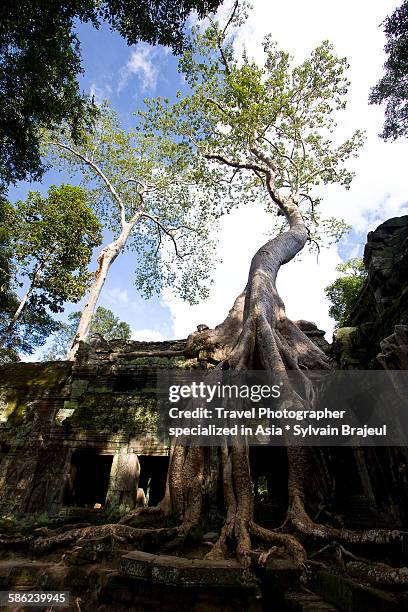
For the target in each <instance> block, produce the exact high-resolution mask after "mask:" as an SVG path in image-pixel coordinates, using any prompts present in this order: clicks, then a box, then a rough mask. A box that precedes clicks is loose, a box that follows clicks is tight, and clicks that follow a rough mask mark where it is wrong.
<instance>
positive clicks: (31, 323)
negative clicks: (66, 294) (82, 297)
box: [0, 199, 57, 363]
mask: <svg viewBox="0 0 408 612" xmlns="http://www.w3.org/2000/svg"><path fill="white" fill-rule="evenodd" d="M14 215H15V210H14V208H13V207H12V206H11V205H10V204H9V203H8V202H7V201H6V200H4V199H0V335H1V334H2V332H3V331H4V330H5V329H6V327H7V326H8V324H9V322H10V320H11V317H12V316H13V314H14V313H15V311H16V310H17V308H18V305H19V298H18V296H17V293H16V282H15V273H16V269H15V264H14V261H13V256H12V236H11V226H12V220H13V217H14ZM56 326H57V324H56V323H55V322H54V321H53V319H52V318H51V316H50V315H49V314H47V312H46V311H45V309H44V308H42V307H41V306H40V307H39V306H38V305H37V306H36V305H35V304H34V303H33V302H32V301H30V300H29V301H28V303H27V304H26V307H25V309H24V311H23V313H22V316H21V318H20V320H19V321H18V322H17V324H16V326H15V327H14V329H13V332H12V333H10V334H9V336H8V338H7V341H6V342H5V344H4V345H3V346H2V347H1V348H0V363H5V362H15V361H18V360H19V353H26V354H31V353H32V352H33V351H34V349H35V348H36V347H37V346H40V345H41V344H43V343H44V342H45V339H46V338H47V336H48V335H49V334H50V333H51V332H52V331H55V329H56Z"/></svg>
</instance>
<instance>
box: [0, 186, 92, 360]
mask: <svg viewBox="0 0 408 612" xmlns="http://www.w3.org/2000/svg"><path fill="white" fill-rule="evenodd" d="M3 228H4V233H5V234H6V238H7V242H6V245H7V249H8V250H7V256H8V258H9V259H8V261H7V262H6V265H7V266H8V270H9V280H8V291H9V296H10V295H11V302H12V303H14V309H13V308H12V304H11V303H9V305H8V307H7V308H6V309H4V310H3V313H4V315H5V321H4V327H3V330H2V333H1V339H0V342H1V343H2V345H4V346H9V345H14V344H15V339H13V338H15V335H16V333H17V335H18V334H19V331H18V328H19V327H20V328H21V325H25V326H26V327H27V325H28V327H29V324H30V321H31V323H32V322H33V321H34V322H35V321H37V320H38V321H40V322H41V324H42V332H43V334H44V336H43V339H42V340H43V342H45V339H46V337H47V336H48V335H49V333H50V331H54V329H55V326H53V324H52V323H51V321H52V320H51V318H50V315H49V311H51V312H54V313H55V312H60V311H61V310H62V309H63V305H64V303H65V302H66V301H73V302H77V301H78V300H80V299H81V298H82V296H83V294H84V292H85V291H86V289H87V287H88V286H89V283H90V280H91V278H92V274H91V273H89V272H88V265H89V262H90V259H91V256H92V251H93V249H94V247H95V246H97V245H98V244H99V243H100V241H101V233H100V224H99V222H98V220H97V219H96V217H95V216H94V214H93V213H92V211H91V210H90V208H89V207H88V205H87V202H86V194H85V192H84V191H83V189H81V188H80V187H73V186H71V185H61V186H60V187H56V186H52V187H50V189H49V191H48V197H44V196H42V195H41V194H40V193H38V192H30V193H29V194H28V197H27V200H26V201H21V200H20V201H18V202H17V203H16V204H15V206H8V207H7V209H6V215H5V219H4V221H3ZM12 268H14V270H12ZM12 271H13V281H14V287H15V286H16V285H19V287H20V288H21V287H23V290H24V296H23V297H22V298H21V299H20V298H17V296H16V294H15V293H14V287H13V291H12V292H11V294H10V291H11V287H12V285H11V273H12ZM9 302H10V300H9ZM46 331H48V333H45V332H46ZM37 335H38V334H37ZM26 340H27V338H25V340H24V341H26ZM39 340H40V337H39V336H38V338H37V339H36V340H35V343H34V344H36V345H38V344H41V342H39ZM43 342H42V343H43ZM17 344H18V343H17ZM24 346H25V347H26V345H24ZM22 350H23V352H26V348H23V349H22Z"/></svg>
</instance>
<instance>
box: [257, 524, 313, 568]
mask: <svg viewBox="0 0 408 612" xmlns="http://www.w3.org/2000/svg"><path fill="white" fill-rule="evenodd" d="M250 531H251V533H252V535H253V536H255V537H256V538H258V539H259V540H263V541H264V542H267V543H268V544H271V545H272V547H275V546H280V547H283V548H284V549H285V550H286V551H287V553H288V554H289V555H290V556H291V557H292V559H293V560H294V562H295V563H296V565H298V566H299V567H303V566H304V565H305V563H306V561H307V553H306V550H305V549H304V548H303V546H302V545H301V543H300V542H299V540H298V539H297V538H296V537H295V536H293V535H291V534H289V533H277V532H276V531H271V530H270V529H265V527H261V526H260V525H257V524H256V523H254V522H251V524H250ZM268 552H269V551H268ZM270 552H272V551H270ZM268 556H269V555H268Z"/></svg>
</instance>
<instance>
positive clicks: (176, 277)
mask: <svg viewBox="0 0 408 612" xmlns="http://www.w3.org/2000/svg"><path fill="white" fill-rule="evenodd" d="M46 141H47V143H48V144H47V146H48V151H49V155H50V156H51V157H52V159H53V163H54V164H55V165H61V164H62V167H65V168H66V169H67V170H69V171H71V172H72V173H74V174H75V173H77V172H80V173H81V174H82V176H83V183H84V184H85V185H86V186H87V189H88V193H89V194H90V196H91V202H92V204H93V207H94V210H95V212H96V214H97V215H98V217H99V219H100V220H101V222H104V223H105V227H106V230H107V232H108V234H109V235H110V236H111V239H110V242H109V243H108V244H107V245H106V246H104V248H103V249H102V251H101V252H100V254H99V257H98V269H97V271H96V275H95V279H94V282H93V284H92V287H91V291H90V293H89V296H88V299H87V302H86V304H85V307H84V309H83V312H82V317H81V319H80V321H79V324H78V329H77V332H76V335H75V338H74V341H73V344H72V347H71V350H70V352H69V356H68V357H69V358H70V359H73V358H74V356H75V353H76V350H77V348H78V344H79V342H80V341H81V340H84V339H85V338H86V337H87V335H88V332H89V329H90V325H91V321H92V316H93V313H94V311H95V308H96V304H97V302H98V299H99V296H100V293H101V291H102V288H103V285H104V283H105V279H106V277H107V275H108V274H109V271H110V268H111V265H112V264H113V262H114V261H115V260H116V258H117V257H118V255H120V254H121V253H122V252H123V251H124V250H125V249H131V250H133V251H134V252H135V253H136V255H137V257H136V258H135V268H136V281H135V282H136V286H137V287H138V289H139V290H140V291H141V292H142V293H143V294H144V295H146V296H150V295H151V294H152V293H153V292H154V291H160V290H161V289H162V288H163V287H165V286H171V287H173V289H174V290H175V291H176V293H178V294H179V295H180V296H181V297H183V298H184V299H187V300H188V301H190V302H191V303H194V302H195V300H196V299H197V298H198V297H203V296H205V295H207V290H208V289H207V281H208V279H209V273H210V268H211V262H212V259H213V249H212V244H213V243H212V240H211V239H210V236H209V224H210V222H211V221H213V220H214V219H216V218H217V217H218V216H219V215H220V214H221V213H222V212H223V211H224V210H226V209H227V206H228V202H226V201H224V200H223V199H222V198H221V199H220V198H218V199H217V198H216V197H215V195H220V189H219V187H218V185H216V184H214V183H212V182H211V180H210V179H209V178H208V180H207V190H206V192H203V191H201V192H199V191H198V190H197V188H196V175H197V169H196V168H195V167H190V165H188V164H186V163H185V160H184V155H183V148H182V147H179V146H178V145H177V143H173V142H170V141H168V142H166V143H165V142H163V141H162V139H160V138H158V137H157V136H156V135H155V134H154V133H153V131H152V130H151V129H140V126H138V128H137V129H134V130H124V129H122V128H121V126H120V122H119V119H118V117H117V115H116V114H115V113H114V112H113V111H112V110H111V109H110V108H109V106H107V104H104V105H103V106H102V108H101V109H100V113H99V119H98V121H97V123H96V125H95V129H94V130H92V131H90V132H84V133H82V135H81V140H80V141H79V142H77V143H75V142H73V140H72V138H70V136H69V132H68V131H67V130H64V129H62V130H59V131H57V132H54V133H52V134H48V135H47V137H46ZM174 264H177V266H175V265H174Z"/></svg>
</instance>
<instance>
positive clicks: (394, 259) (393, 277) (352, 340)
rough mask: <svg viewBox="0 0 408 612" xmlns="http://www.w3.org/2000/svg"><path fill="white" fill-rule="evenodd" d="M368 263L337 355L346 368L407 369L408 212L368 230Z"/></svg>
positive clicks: (337, 341) (338, 335) (338, 342)
mask: <svg viewBox="0 0 408 612" xmlns="http://www.w3.org/2000/svg"><path fill="white" fill-rule="evenodd" d="M364 264H365V266H366V268H367V271H368V276H367V279H366V282H365V284H364V286H363V289H362V291H361V293H360V296H359V298H358V300H357V302H356V304H355V306H354V309H353V311H352V313H351V315H350V318H349V320H348V321H347V326H346V327H343V328H341V329H339V330H337V332H336V334H335V343H334V347H333V349H334V355H335V357H336V359H337V360H338V362H339V364H340V366H341V367H343V368H358V369H365V368H370V369H371V368H373V369H381V368H382V367H386V368H388V367H389V366H388V365H387V364H390V366H391V367H393V368H398V369H405V368H406V367H407V365H406V364H407V363H408V360H407V357H406V356H407V355H408V347H407V338H408V216H403V217H395V218H393V219H389V220H388V221H385V223H382V224H381V225H380V226H379V227H377V229H376V230H374V231H373V232H370V233H369V234H368V236H367V244H366V247H365V250H364ZM393 354H394V357H393V356H392V355H393ZM404 354H405V357H404ZM391 364H393V365H391Z"/></svg>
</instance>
